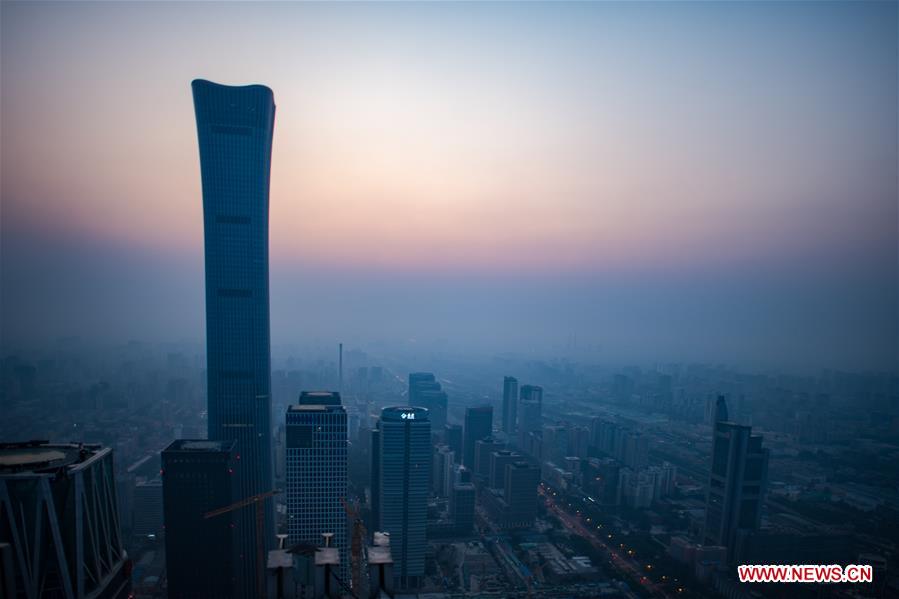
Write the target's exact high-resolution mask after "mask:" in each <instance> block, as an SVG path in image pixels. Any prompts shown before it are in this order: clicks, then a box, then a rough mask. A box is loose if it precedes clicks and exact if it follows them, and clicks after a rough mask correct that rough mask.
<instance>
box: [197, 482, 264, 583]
mask: <svg viewBox="0 0 899 599" xmlns="http://www.w3.org/2000/svg"><path fill="white" fill-rule="evenodd" d="M280 492H281V490H280V489H272V490H271V491H266V492H265V493H259V494H258V495H252V496H250V497H246V498H244V499H241V500H240V501H238V502H236V503H232V504H231V505H226V506H225V507H220V508H218V509H215V510H212V511H209V512H206V513H205V514H203V518H205V519H209V518H215V517H216V516H221V515H222V514H227V513H228V512H233V511H236V510H239V509H240V508H244V507H247V506H248V505H253V504H255V505H256V589H257V591H258V593H259V599H265V595H266V593H265V537H264V536H263V534H262V530H263V529H264V528H265V500H266V499H268V498H269V497H271V496H273V495H277V494H278V493H280Z"/></svg>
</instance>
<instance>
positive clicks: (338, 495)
mask: <svg viewBox="0 0 899 599" xmlns="http://www.w3.org/2000/svg"><path fill="white" fill-rule="evenodd" d="M286 464H287V538H288V541H289V544H290V545H297V544H299V543H305V544H309V545H314V546H316V547H321V546H322V533H327V532H330V533H334V537H333V538H332V544H331V546H332V547H337V549H338V551H339V552H340V572H341V578H343V579H344V580H347V578H346V573H347V572H348V571H349V570H348V567H349V554H348V553H347V516H346V511H345V509H344V506H343V501H344V500H345V499H346V492H347V418H346V410H344V408H343V406H342V405H341V402H340V394H339V393H335V392H330V391H317V392H308V391H304V392H303V393H301V394H300V400H299V404H297V405H293V406H290V407H289V408H288V409H287V460H286Z"/></svg>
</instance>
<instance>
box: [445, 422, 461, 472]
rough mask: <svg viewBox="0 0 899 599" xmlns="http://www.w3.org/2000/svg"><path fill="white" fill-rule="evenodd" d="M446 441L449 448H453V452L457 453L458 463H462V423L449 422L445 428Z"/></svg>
mask: <svg viewBox="0 0 899 599" xmlns="http://www.w3.org/2000/svg"><path fill="white" fill-rule="evenodd" d="M443 435H444V441H445V442H446V444H447V445H449V448H450V449H451V450H452V452H453V454H455V460H456V463H457V464H459V463H461V460H462V438H463V434H462V425H461V424H447V425H446V428H444V432H443Z"/></svg>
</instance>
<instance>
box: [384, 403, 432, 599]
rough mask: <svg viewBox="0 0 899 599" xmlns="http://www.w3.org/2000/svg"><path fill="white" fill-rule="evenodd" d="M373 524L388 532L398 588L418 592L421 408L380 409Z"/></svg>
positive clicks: (425, 442) (424, 427) (425, 459)
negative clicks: (376, 506)
mask: <svg viewBox="0 0 899 599" xmlns="http://www.w3.org/2000/svg"><path fill="white" fill-rule="evenodd" d="M378 431H379V432H378V434H377V435H376V436H375V437H373V440H376V442H377V443H378V447H377V448H372V451H373V452H376V454H377V456H378V461H379V463H378V473H377V477H378V480H377V482H373V487H376V492H377V494H378V501H377V503H378V520H377V521H376V529H377V530H379V531H382V532H387V533H390V548H391V553H392V556H393V562H394V566H393V573H394V579H395V582H396V586H397V587H398V588H401V589H415V588H418V587H419V586H420V584H421V582H422V579H423V577H424V573H425V548H426V545H427V537H426V530H425V529H426V526H427V515H428V494H429V493H428V492H429V480H430V471H431V453H432V448H431V423H430V421H429V418H428V411H427V410H425V409H423V408H418V407H409V406H397V407H391V408H384V409H383V410H382V411H381V419H380V420H379V421H378Z"/></svg>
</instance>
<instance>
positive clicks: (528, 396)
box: [518, 385, 543, 449]
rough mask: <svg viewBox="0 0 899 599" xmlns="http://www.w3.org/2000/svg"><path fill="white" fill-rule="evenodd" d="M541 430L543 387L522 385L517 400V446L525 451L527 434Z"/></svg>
mask: <svg viewBox="0 0 899 599" xmlns="http://www.w3.org/2000/svg"><path fill="white" fill-rule="evenodd" d="M542 428H543V387H538V386H537V385H522V386H521V395H520V397H519V399H518V433H519V435H518V436H519V445H520V446H521V448H522V449H525V447H526V446H527V443H526V442H525V440H526V438H527V435H528V433H531V432H533V431H539V430H541V429H542Z"/></svg>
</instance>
